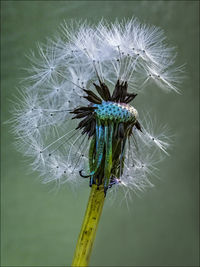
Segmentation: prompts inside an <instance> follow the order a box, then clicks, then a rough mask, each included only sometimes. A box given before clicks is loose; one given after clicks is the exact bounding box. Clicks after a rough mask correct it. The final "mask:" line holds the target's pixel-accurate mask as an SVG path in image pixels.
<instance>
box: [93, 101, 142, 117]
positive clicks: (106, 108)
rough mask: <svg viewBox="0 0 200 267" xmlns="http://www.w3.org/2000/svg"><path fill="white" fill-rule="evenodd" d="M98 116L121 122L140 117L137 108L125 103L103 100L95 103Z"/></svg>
mask: <svg viewBox="0 0 200 267" xmlns="http://www.w3.org/2000/svg"><path fill="white" fill-rule="evenodd" d="M94 107H96V108H97V109H95V113H96V115H97V118H99V119H100V120H113V121H120V122H132V121H135V120H136V119H137V117H138V112H137V110H136V109H135V108H134V107H133V106H130V105H128V104H125V103H116V102H111V101H103V102H102V104H95V105H94Z"/></svg>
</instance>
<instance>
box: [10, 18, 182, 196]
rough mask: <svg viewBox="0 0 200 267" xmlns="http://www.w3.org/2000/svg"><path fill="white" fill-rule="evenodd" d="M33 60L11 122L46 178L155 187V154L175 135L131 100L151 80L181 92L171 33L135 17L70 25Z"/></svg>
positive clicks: (107, 185) (23, 147) (21, 146)
mask: <svg viewBox="0 0 200 267" xmlns="http://www.w3.org/2000/svg"><path fill="white" fill-rule="evenodd" d="M29 58H30V61H31V66H30V68H28V69H27V71H28V74H29V75H28V77H26V78H25V79H24V85H23V87H21V88H20V90H19V93H18V96H17V98H16V103H15V105H14V108H13V116H12V119H11V121H10V122H11V123H12V125H13V127H12V130H13V132H14V134H15V136H16V145H17V148H18V149H19V150H20V151H22V152H23V153H24V154H25V155H26V156H28V157H30V158H32V160H31V165H32V168H33V169H34V170H36V171H38V172H39V173H40V174H41V176H42V177H43V178H44V180H43V182H44V183H48V182H52V181H55V182H56V183H57V182H58V181H59V184H64V183H66V182H69V183H71V184H79V183H80V180H81V178H80V175H81V176H83V177H85V178H86V177H89V178H90V185H92V184H93V183H95V184H97V185H100V184H103V185H104V187H105V193H106V191H107V189H108V188H111V187H112V188H113V187H115V188H117V187H120V188H121V187H122V188H126V190H128V192H130V191H137V190H139V191H142V190H144V189H145V188H146V187H148V186H152V184H151V182H150V180H149V177H150V176H151V175H152V174H153V173H154V172H155V170H156V168H155V167H153V163H156V160H154V159H152V158H153V157H154V156H155V154H156V153H157V151H161V152H164V153H165V154H167V153H168V152H167V149H168V147H169V138H168V137H166V135H165V134H164V133H163V132H162V133H155V132H154V131H153V130H152V129H153V127H152V122H151V121H152V120H151V116H147V117H146V119H144V120H142V119H140V118H139V116H138V111H137V110H139V109H140V107H137V109H136V108H135V107H133V106H132V104H131V102H132V101H133V100H134V98H135V97H136V95H137V94H136V92H137V93H140V92H141V90H143V89H145V90H147V88H148V85H149V84H150V83H152V82H153V83H154V84H155V87H159V88H161V89H163V90H164V91H167V92H169V91H175V92H179V85H180V82H181V79H182V73H183V67H182V66H180V67H177V66H175V58H176V53H175V49H174V47H170V46H168V44H167V41H166V37H165V35H164V31H163V30H161V29H160V28H158V27H155V26H150V25H145V24H141V23H140V22H139V21H138V19H136V18H133V19H131V20H123V21H121V22H120V21H116V22H114V23H107V22H106V21H105V20H102V21H101V22H99V24H98V25H96V26H95V25H89V24H88V23H87V22H73V23H71V24H67V23H64V24H63V25H62V26H61V34H60V36H56V38H54V39H52V40H50V39H48V41H47V44H46V45H41V44H39V45H38V47H37V53H35V52H31V54H30V55H29ZM139 113H140V111H139ZM88 144H89V145H88ZM154 149H155V151H156V153H154ZM155 158H156V156H155ZM79 174H80V175H79Z"/></svg>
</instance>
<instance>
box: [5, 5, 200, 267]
mask: <svg viewBox="0 0 200 267" xmlns="http://www.w3.org/2000/svg"><path fill="white" fill-rule="evenodd" d="M132 16H136V17H138V18H139V20H140V21H141V22H145V23H149V24H154V25H157V26H160V27H161V28H163V29H164V30H165V33H166V35H167V36H168V40H169V42H170V43H171V44H172V45H173V44H174V45H177V47H178V48H177V51H178V58H177V62H178V64H182V63H186V76H187V78H186V79H185V80H184V82H183V85H182V88H181V89H182V94H181V95H178V94H175V93H171V94H166V93H164V92H162V91H160V90H158V89H156V88H149V90H146V92H145V94H142V95H140V96H138V97H137V99H136V101H135V105H136V107H137V109H138V111H140V109H142V110H151V111H152V113H153V114H154V115H155V116H156V118H157V120H158V121H160V122H166V123H167V124H168V125H169V127H170V128H171V130H172V133H174V138H173V140H174V145H173V147H172V149H171V151H170V154H171V155H170V157H167V158H166V159H165V161H164V162H162V163H160V164H159V169H160V171H159V178H160V179H155V178H152V179H153V182H154V184H155V187H154V188H153V189H150V190H147V191H146V192H145V193H144V194H140V196H139V197H138V196H133V199H132V202H130V203H129V208H127V205H126V203H122V204H121V205H119V204H117V203H119V202H117V203H114V204H112V205H110V203H109V202H110V201H111V200H109V199H108V200H106V204H105V206H104V210H103V215H102V218H101V221H100V225H99V228H98V232H97V237H96V242H95V245H94V250H93V253H92V257H91V262H90V265H91V266H199V261H198V259H199V257H198V251H199V250H198V245H199V239H198V238H199V230H198V229H199V227H198V226H199V224H198V218H199V216H198V208H199V207H198V193H199V192H198V188H199V184H198V167H199V165H198V164H199V153H198V152H199V142H198V133H199V123H198V122H199V120H198V116H199V115H198V114H199V113H198V107H199V106H198V105H199V84H198V74H199V61H198V59H199V50H198V47H199V26H198V25H199V2H198V1H2V2H1V71H2V77H1V78H2V80H1V89H2V91H1V101H2V104H1V105H2V106H1V107H2V114H1V115H2V122H4V121H6V120H8V119H9V118H10V113H9V112H10V110H11V109H12V104H11V103H10V100H12V99H13V95H14V94H15V93H16V87H20V78H21V77H24V72H23V68H26V67H27V66H29V62H28V61H27V59H26V57H25V54H28V53H29V51H30V49H33V50H34V49H36V43H37V42H45V40H46V37H51V36H53V35H54V33H55V32H56V31H57V30H58V27H59V25H60V24H61V23H62V22H63V20H66V22H68V21H69V20H70V19H88V21H92V22H94V23H96V22H98V21H99V20H100V19H101V18H106V19H107V20H109V21H114V20H115V19H116V18H118V19H123V18H131V17H132ZM1 138H2V141H1V149H2V170H1V205H2V206H1V212H2V213H1V219H2V224H1V264H2V266H26V267H28V266H69V265H70V264H71V260H72V257H73V252H74V249H75V245H76V240H77V237H78V234H79V230H80V227H81V222H82V218H83V215H84V211H85V208H86V203H87V199H88V195H89V187H88V186H86V187H85V188H82V189H81V190H78V191H76V192H73V189H72V188H68V187H67V186H64V187H63V188H61V189H60V190H59V191H58V192H55V191H52V190H51V189H52V188H53V187H51V186H47V185H42V184H41V183H40V182H39V179H38V178H37V177H38V174H37V173H31V172H29V170H30V167H29V166H28V165H27V163H26V160H25V158H24V157H23V155H21V154H19V153H18V152H16V151H15V148H14V146H13V141H14V137H13V136H12V134H11V133H10V132H9V125H6V124H3V125H2V136H1Z"/></svg>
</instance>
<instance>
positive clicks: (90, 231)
mask: <svg viewBox="0 0 200 267" xmlns="http://www.w3.org/2000/svg"><path fill="white" fill-rule="evenodd" d="M104 200H105V194H104V188H103V186H100V187H99V189H97V185H94V184H93V185H92V188H91V192H90V197H89V200H88V204H87V209H86V212H85V217H84V220H83V224H82V228H81V231H80V234H79V238H78V241H77V245H76V250H75V253H74V258H73V262H72V266H88V264H89V259H90V255H91V251H92V246H93V243H94V240H95V235H96V230H97V226H98V223H99V220H100V217H101V212H102V209H103V204H104Z"/></svg>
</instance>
